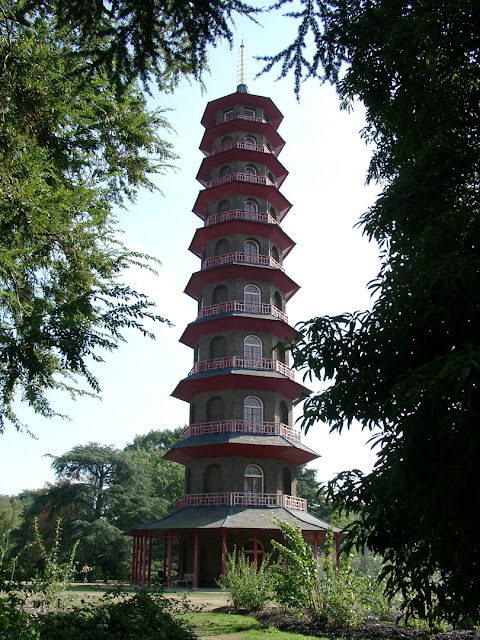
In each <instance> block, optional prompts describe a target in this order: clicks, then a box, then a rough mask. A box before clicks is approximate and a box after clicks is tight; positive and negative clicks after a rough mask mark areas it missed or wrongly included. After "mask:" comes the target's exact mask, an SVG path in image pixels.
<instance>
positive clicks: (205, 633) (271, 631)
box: [68, 583, 319, 640]
mask: <svg viewBox="0 0 480 640" xmlns="http://www.w3.org/2000/svg"><path fill="white" fill-rule="evenodd" d="M114 588H115V587H113V586H109V587H107V586H105V585H103V584H101V583H100V584H83V583H76V584H73V585H71V587H70V588H69V589H68V591H69V594H70V595H71V604H73V605H75V606H77V607H81V606H82V601H83V602H88V603H92V604H96V603H99V602H101V601H102V599H103V595H104V594H105V593H109V592H110V593H111V592H112V590H113V589H114ZM123 588H124V590H125V591H127V590H130V589H129V587H128V586H127V585H124V587H123ZM164 595H165V596H166V597H167V598H172V599H174V600H181V599H183V597H184V596H186V598H187V599H188V600H189V601H190V602H191V604H192V606H193V607H194V608H195V609H197V608H200V607H201V609H202V611H201V612H200V613H194V612H189V613H187V614H185V616H184V617H185V618H186V620H187V621H188V622H189V624H190V625H191V626H192V628H193V630H194V631H195V633H196V634H197V635H198V637H199V638H201V640H207V639H208V638H213V639H214V640H262V639H264V638H265V637H267V638H268V639H269V640H292V633H291V632H288V633H287V632H284V631H279V630H278V629H276V628H275V627H264V626H263V625H262V624H261V623H260V622H258V620H256V619H255V618H252V617H249V616H240V615H234V614H230V613H216V612H215V611H214V609H218V608H220V607H225V606H227V605H228V595H227V594H226V593H224V592H223V591H221V590H220V589H207V590H196V591H191V590H189V589H172V590H167V591H165V593H164ZM293 640H319V638H316V637H314V636H304V635H301V634H294V635H293Z"/></svg>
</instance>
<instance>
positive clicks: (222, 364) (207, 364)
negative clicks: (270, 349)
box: [188, 356, 295, 380]
mask: <svg viewBox="0 0 480 640" xmlns="http://www.w3.org/2000/svg"><path fill="white" fill-rule="evenodd" d="M231 368H233V369H255V370H256V371H275V372H277V373H281V374H282V375H284V376H287V378H290V379H291V380H294V379H295V374H294V373H293V371H292V370H291V369H290V367H287V365H286V364H283V362H280V360H269V359H267V358H249V357H247V356H226V357H224V358H213V360H201V361H200V362H196V363H195V364H194V365H193V367H192V368H191V369H190V371H189V372H188V375H189V376H193V375H194V374H195V373H205V372H206V371H215V370H216V369H231Z"/></svg>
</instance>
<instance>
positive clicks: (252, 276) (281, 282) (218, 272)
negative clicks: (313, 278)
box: [185, 262, 300, 301]
mask: <svg viewBox="0 0 480 640" xmlns="http://www.w3.org/2000/svg"><path fill="white" fill-rule="evenodd" d="M241 278H245V280H252V281H260V282H262V281H263V282H270V283H271V284H272V285H274V286H275V287H277V288H278V289H280V291H283V293H284V294H285V298H286V300H287V301H288V300H289V299H290V298H291V297H292V296H293V295H295V294H296V293H297V291H298V290H299V289H300V287H299V285H298V284H297V283H296V282H294V281H293V280H292V279H291V278H290V277H289V276H287V274H286V273H284V272H283V271H280V269H275V268H274V267H260V266H257V265H252V264H242V263H239V262H232V263H231V264H226V265H221V266H218V267H212V268H210V269H203V270H202V271H196V272H195V273H193V274H192V275H191V277H190V280H189V281H188V284H187V286H186V287H185V293H186V294H187V295H189V296H190V297H192V298H193V299H194V300H198V296H199V295H200V293H201V292H202V289H203V288H204V286H205V285H206V284H212V283H214V282H221V281H223V280H232V279H241Z"/></svg>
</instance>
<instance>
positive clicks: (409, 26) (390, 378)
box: [275, 0, 480, 623]
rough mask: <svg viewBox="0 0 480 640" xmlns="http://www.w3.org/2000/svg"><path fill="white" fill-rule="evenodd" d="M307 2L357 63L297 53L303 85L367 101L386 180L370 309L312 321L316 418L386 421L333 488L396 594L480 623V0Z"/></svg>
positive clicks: (376, 176) (344, 56) (369, 230)
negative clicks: (371, 447)
mask: <svg viewBox="0 0 480 640" xmlns="http://www.w3.org/2000/svg"><path fill="white" fill-rule="evenodd" d="M282 4H283V3H282ZM302 7H303V9H302V11H301V12H299V15H298V16H296V17H299V18H300V19H301V21H302V22H301V24H302V26H300V27H299V37H300V38H301V42H302V43H304V42H305V32H304V31H302V29H303V28H304V27H303V25H304V24H305V17H306V16H308V18H309V20H316V21H318V22H319V23H320V27H319V29H320V33H321V34H322V35H321V38H320V44H317V48H318V50H319V51H322V52H323V51H326V50H327V49H328V47H329V46H330V47H331V51H332V55H333V59H334V61H335V64H336V67H335V69H337V70H338V69H339V68H340V66H341V65H342V64H344V67H343V71H342V77H341V79H339V77H338V76H337V75H336V74H335V71H332V70H331V69H330V68H328V66H327V65H326V64H325V63H322V65H321V68H320V71H319V73H316V70H315V67H314V65H313V62H312V61H311V60H310V61H306V62H305V61H303V60H301V59H300V58H299V57H297V62H298V64H299V66H298V67H296V69H295V74H296V76H295V79H296V83H297V85H296V86H297V88H298V86H299V85H298V82H299V78H301V77H302V76H303V75H306V76H308V75H316V76H317V77H318V78H320V79H321V80H323V79H325V78H327V79H329V80H330V81H331V82H333V83H334V84H335V85H336V87H337V90H338V92H339V95H340V98H341V100H342V105H343V106H344V107H348V105H349V104H351V102H352V101H353V100H361V101H362V102H363V104H364V105H365V107H366V118H367V123H366V127H365V129H364V131H363V132H362V136H363V137H364V138H365V139H366V140H367V141H368V142H373V143H374V145H375V148H374V151H373V157H372V161H371V163H370V168H369V172H368V175H367V179H368V180H376V181H378V183H379V184H380V185H381V187H382V193H381V195H380V196H379V197H378V199H377V201H376V202H375V204H374V205H373V206H372V207H371V208H370V209H369V210H368V211H367V212H366V213H365V214H364V215H363V216H362V218H361V221H360V226H361V227H362V229H363V232H364V233H365V234H366V235H367V237H368V238H369V239H370V240H375V241H376V242H377V243H378V244H379V247H380V249H381V268H380V272H379V274H378V276H377V278H376V279H375V280H374V281H373V282H372V283H370V289H371V291H372V294H373V296H374V302H373V307H372V310H371V311H368V312H363V313H362V312H354V313H347V314H344V315H342V316H338V317H334V318H332V317H328V316H327V317H323V318H314V319H312V320H310V321H308V322H305V323H302V325H300V332H301V338H300V340H299V341H298V342H297V343H296V345H294V346H293V349H292V353H293V355H294V363H295V366H296V367H297V368H304V369H305V371H306V373H305V376H307V377H310V378H312V377H313V375H315V376H317V377H318V378H319V379H321V380H323V381H330V383H331V384H330V386H329V387H328V388H326V389H325V390H324V391H322V392H320V393H318V394H317V395H315V396H313V397H311V398H309V399H308V400H307V401H306V403H305V409H304V417H303V424H304V426H305V428H306V429H308V428H309V427H310V426H311V425H313V424H314V423H315V422H316V421H318V420H320V421H324V422H326V423H328V424H329V425H330V428H331V429H335V430H337V431H339V432H340V431H341V430H342V428H343V427H344V426H347V427H348V426H349V425H350V424H351V423H352V421H353V420H358V421H359V422H360V423H361V424H362V426H363V428H366V429H371V430H373V431H374V438H375V441H376V442H377V444H378V445H379V448H378V461H377V464H376V466H375V468H374V470H373V471H372V473H370V474H368V475H365V476H364V475H362V474H361V473H360V472H358V471H351V472H347V473H344V474H341V475H340V476H338V477H337V479H336V480H334V481H333V483H331V485H330V489H329V497H330V498H331V499H333V501H334V507H336V508H341V507H343V508H344V509H346V510H347V512H349V513H351V514H353V515H354V516H355V522H354V523H353V524H352V525H350V527H349V529H350V539H351V540H352V541H356V542H357V544H358V545H359V546H364V545H366V546H367V547H369V548H370V549H372V550H374V551H375V552H377V553H379V554H381V555H383V556H384V558H385V567H384V571H383V574H384V577H385V578H386V580H387V588H388V591H389V593H390V595H392V594H394V593H395V592H397V591H401V593H402V595H403V598H404V606H405V608H406V609H407V611H408V612H410V613H414V614H416V615H419V616H421V617H428V619H429V620H430V622H431V623H434V622H435V621H436V620H437V619H438V618H439V617H442V616H444V617H445V618H446V619H447V620H448V621H451V622H456V621H458V620H459V619H461V618H470V619H471V620H472V621H474V620H476V621H478V620H479V619H480V618H479V613H478V602H475V597H474V596H472V594H473V593H478V589H479V579H478V575H479V574H478V567H479V565H480V554H479V549H478V545H477V544H476V542H475V540H476V534H475V524H474V523H475V522H476V521H478V520H479V519H480V511H479V505H478V501H475V500H472V499H470V497H469V496H472V495H473V494H474V492H475V488H474V486H473V477H474V473H475V469H476V464H477V463H476V461H477V459H478V457H479V455H480V435H479V429H478V424H479V418H480V396H479V389H480V380H479V378H478V365H477V363H478V362H479V350H480V336H479V331H478V327H479V326H480V313H479V311H480V305H479V294H478V292H479V291H480V276H479V274H480V259H479V252H478V247H479V244H480V215H479V212H480V188H479V175H478V166H479V154H478V148H479V144H478V143H479V140H480V118H479V113H478V104H479V102H480V84H479V82H478V73H479V57H480V50H479V45H478V23H479V21H480V5H479V4H478V2H474V1H473V0H466V1H465V2H462V3H461V6H459V5H458V4H454V3H438V2H435V1H433V0H429V1H427V2H412V3H391V2H384V1H383V0H378V1H375V2H363V0H341V1H340V2H331V3H323V2H321V1H318V2H315V3H313V2H305V3H302ZM316 14H318V15H316ZM322 30H323V31H322ZM283 54H285V52H283ZM283 54H281V55H280V58H278V60H280V59H282V55H283ZM283 60H287V58H286V57H285V55H284V57H283ZM275 61H277V60H275ZM285 69H286V67H284V70H285ZM460 549H463V552H460ZM467 549H468V552H467V551H465V550H467Z"/></svg>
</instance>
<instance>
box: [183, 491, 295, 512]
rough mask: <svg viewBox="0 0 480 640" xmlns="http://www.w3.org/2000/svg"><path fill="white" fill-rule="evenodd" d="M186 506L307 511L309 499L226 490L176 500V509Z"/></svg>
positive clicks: (195, 494)
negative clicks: (273, 508)
mask: <svg viewBox="0 0 480 640" xmlns="http://www.w3.org/2000/svg"><path fill="white" fill-rule="evenodd" d="M186 507H270V508H271V507H284V508H286V509H296V510H298V511H306V510H307V501H306V500H305V498H297V497H295V496H287V495H283V494H277V493H246V492H237V491H224V492H222V493H186V494H184V495H183V496H182V497H181V498H178V499H177V500H175V511H177V510H178V509H184V508H186Z"/></svg>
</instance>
